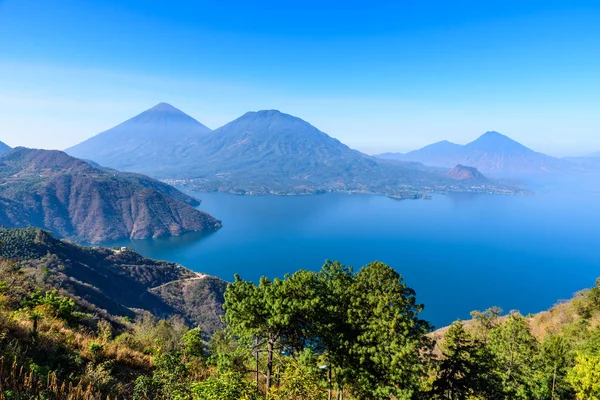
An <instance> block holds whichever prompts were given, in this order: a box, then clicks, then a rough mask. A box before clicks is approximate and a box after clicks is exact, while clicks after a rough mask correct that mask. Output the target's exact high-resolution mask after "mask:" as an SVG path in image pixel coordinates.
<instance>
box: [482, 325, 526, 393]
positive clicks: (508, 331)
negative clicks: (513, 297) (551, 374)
mask: <svg viewBox="0 0 600 400" xmlns="http://www.w3.org/2000/svg"><path fill="white" fill-rule="evenodd" d="M490 349H491V351H492V354H493V355H494V357H495V358H496V360H497V363H498V373H499V375H500V379H501V380H502V386H503V388H504V392H505V394H506V396H508V397H509V398H511V399H531V398H533V397H534V395H533V394H534V392H535V390H536V388H535V384H536V380H535V373H536V369H537V368H538V366H537V365H536V363H535V360H536V354H537V351H538V343H537V341H536V339H535V338H534V337H533V336H532V335H531V332H530V330H529V326H528V325H527V321H526V320H525V318H524V317H523V316H521V315H519V314H511V315H509V316H508V318H507V319H506V321H505V322H504V323H503V324H501V325H499V326H497V327H496V328H494V329H493V330H492V331H491V332H490Z"/></svg>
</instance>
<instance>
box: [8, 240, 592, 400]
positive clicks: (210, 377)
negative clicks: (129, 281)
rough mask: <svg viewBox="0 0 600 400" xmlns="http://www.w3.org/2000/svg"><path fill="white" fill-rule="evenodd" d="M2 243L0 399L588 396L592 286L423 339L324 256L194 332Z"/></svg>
mask: <svg viewBox="0 0 600 400" xmlns="http://www.w3.org/2000/svg"><path fill="white" fill-rule="evenodd" d="M10 243H11V245H10V249H7V248H5V249H4V252H3V253H2V254H4V257H5V258H4V259H2V260H1V261H0V399H2V400H3V399H73V400H76V399H86V400H87V399H103V400H104V399H113V400H114V399H136V400H145V399H177V400H200V399H203V400H229V399H230V400H234V399H235V400H238V399H246V400H250V399H253V400H258V399H272V400H284V399H289V400H295V399H306V400H320V399H323V400H325V399H328V400H331V399H356V400H359V399H575V398H577V399H599V398H600V329H599V327H598V325H599V322H600V286H599V285H598V284H600V282H597V285H596V286H595V287H593V288H591V289H590V290H586V291H582V292H580V293H577V294H576V295H575V297H574V298H573V299H572V300H570V301H567V302H562V303H559V304H557V305H556V306H555V307H553V308H552V309H551V310H549V311H547V312H543V313H540V314H536V315H529V316H523V315H520V314H519V313H518V312H510V313H508V314H506V315H503V313H502V311H501V310H499V309H496V308H492V309H489V310H486V311H475V312H473V313H472V317H473V318H472V319H471V320H469V321H464V322H462V321H457V322H455V323H454V324H452V325H451V326H450V327H447V328H443V329H440V330H438V331H433V327H432V326H431V325H430V324H429V323H428V322H427V321H425V320H423V319H421V318H420V316H419V315H420V313H421V311H422V310H423V305H421V304H419V303H418V302H417V298H416V294H415V292H414V291H413V290H412V289H411V288H410V287H409V286H407V284H406V283H405V282H404V281H403V279H402V277H401V275H399V274H398V273H397V272H396V271H395V270H394V269H392V268H391V267H389V266H387V265H385V264H383V263H380V262H374V263H371V264H369V265H367V266H365V267H363V268H361V269H358V270H354V269H353V268H351V267H348V266H344V265H342V264H339V263H337V262H326V263H325V265H324V266H323V267H322V268H321V269H320V270H319V271H305V270H301V271H298V272H296V273H294V274H292V275H288V276H286V277H284V279H274V280H270V279H267V278H262V279H261V280H260V282H258V283H254V282H248V281H244V280H242V279H241V278H240V277H238V276H236V277H235V280H234V281H233V282H232V283H231V284H229V285H228V287H227V289H226V290H225V294H224V306H223V308H224V311H225V312H224V315H223V321H224V322H225V324H224V326H225V328H223V329H219V330H217V331H214V332H213V331H211V332H210V334H209V333H208V332H207V331H206V330H205V329H203V327H202V326H194V325H193V324H191V323H190V320H189V318H187V319H186V318H184V317H181V316H178V315H177V314H176V313H175V314H173V315H171V316H170V317H169V318H166V319H159V318H157V317H156V316H154V315H152V314H151V313H150V312H148V311H144V310H133V311H134V312H133V316H131V317H130V316H116V315H111V314H110V313H108V312H101V311H100V310H98V309H97V308H96V307H90V305H89V304H86V303H85V302H82V301H80V300H81V299H79V298H77V297H74V296H72V295H71V294H70V293H69V292H67V291H65V290H63V289H62V288H59V287H57V286H56V281H55V280H52V279H48V278H47V275H48V274H50V272H49V271H48V269H45V268H36V267H35V266H34V267H32V265H31V264H28V263H26V262H24V261H23V259H25V258H27V257H25V256H19V252H20V250H19V248H18V247H19V246H15V242H14V241H11V242H10ZM23 249H27V251H29V252H32V250H31V246H25V245H24V246H23ZM33 253H35V251H33ZM34 256H35V257H38V256H39V254H29V255H28V257H34Z"/></svg>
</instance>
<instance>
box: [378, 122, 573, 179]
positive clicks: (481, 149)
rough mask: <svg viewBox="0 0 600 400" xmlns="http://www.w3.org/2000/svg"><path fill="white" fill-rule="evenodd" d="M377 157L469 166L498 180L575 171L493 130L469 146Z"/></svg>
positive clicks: (436, 147)
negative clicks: (498, 178) (499, 178)
mask: <svg viewBox="0 0 600 400" xmlns="http://www.w3.org/2000/svg"><path fill="white" fill-rule="evenodd" d="M377 157H379V158H382V159H392V160H401V161H413V162H420V163H423V164H425V165H429V166H437V167H444V168H452V167H454V166H456V165H465V166H470V167H475V168H477V169H478V170H479V171H481V172H482V173H484V174H487V175H489V176H495V177H515V176H523V175H534V174H540V173H550V172H567V171H571V170H573V169H574V168H575V166H574V165H573V164H571V163H570V162H568V161H566V160H563V159H559V158H555V157H551V156H547V155H545V154H542V153H538V152H535V151H533V150H531V149H529V148H527V147H525V146H523V145H522V144H520V143H518V142H516V141H514V140H512V139H511V138H509V137H507V136H504V135H502V134H500V133H498V132H493V131H492V132H486V133H484V134H483V135H482V136H480V137H479V138H478V139H477V140H475V141H473V142H471V143H468V144H466V145H460V144H455V143H451V142H448V141H443V142H438V143H434V144H431V145H429V146H425V147H423V148H422V149H420V150H415V151H411V152H409V153H406V154H401V153H384V154H379V155H378V156H377Z"/></svg>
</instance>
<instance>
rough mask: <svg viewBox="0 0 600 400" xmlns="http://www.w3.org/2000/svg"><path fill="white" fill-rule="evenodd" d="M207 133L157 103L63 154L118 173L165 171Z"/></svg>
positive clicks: (188, 118) (194, 122) (183, 114)
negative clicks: (91, 162) (88, 160)
mask: <svg viewBox="0 0 600 400" xmlns="http://www.w3.org/2000/svg"><path fill="white" fill-rule="evenodd" d="M210 131H211V130H210V129H209V128H207V127H206V126H204V125H202V124H201V123H200V122H198V121H196V120H195V119H194V118H192V117H190V116H189V115H187V114H185V113H183V112H182V111H180V110H178V109H177V108H175V107H173V106H171V105H170V104H166V103H160V104H157V105H156V106H154V107H152V108H151V109H149V110H147V111H144V112H143V113H141V114H139V115H137V116H135V117H133V118H131V119H129V120H127V121H125V122H123V123H122V124H119V125H117V126H115V127H114V128H112V129H109V130H107V131H104V132H102V133H100V134H98V135H96V136H94V137H92V138H90V139H88V140H86V141H85V142H83V143H81V144H79V145H77V146H74V147H71V148H69V149H67V150H66V152H67V153H68V154H70V155H72V156H74V157H77V158H81V159H90V160H93V161H95V162H97V163H98V164H100V165H102V166H106V167H110V168H115V169H118V170H121V171H134V172H141V173H148V172H154V171H161V170H169V169H171V168H172V167H173V166H174V165H176V164H177V162H178V161H177V160H178V159H180V158H182V157H186V155H187V153H188V151H190V149H194V148H195V147H196V146H197V145H198V144H199V143H200V141H201V139H202V138H203V137H204V136H205V135H207V134H208V133H210Z"/></svg>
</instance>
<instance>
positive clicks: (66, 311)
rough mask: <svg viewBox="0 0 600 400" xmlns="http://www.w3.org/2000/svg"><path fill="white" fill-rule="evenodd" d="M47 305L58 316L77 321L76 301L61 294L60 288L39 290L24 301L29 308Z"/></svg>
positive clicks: (70, 321) (69, 320)
mask: <svg viewBox="0 0 600 400" xmlns="http://www.w3.org/2000/svg"><path fill="white" fill-rule="evenodd" d="M43 305H47V306H50V308H51V309H52V310H53V313H54V316H55V317H56V318H60V319H63V320H65V321H67V322H69V323H73V322H76V320H77V317H76V316H75V314H74V312H75V301H74V300H73V299H72V298H69V297H64V296H59V295H58V290H57V289H53V290H48V291H46V292H45V293H42V291H37V292H35V293H34V294H33V295H31V296H30V297H29V299H27V300H25V301H23V306H24V307H25V308H28V309H34V308H36V307H39V306H43Z"/></svg>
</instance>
